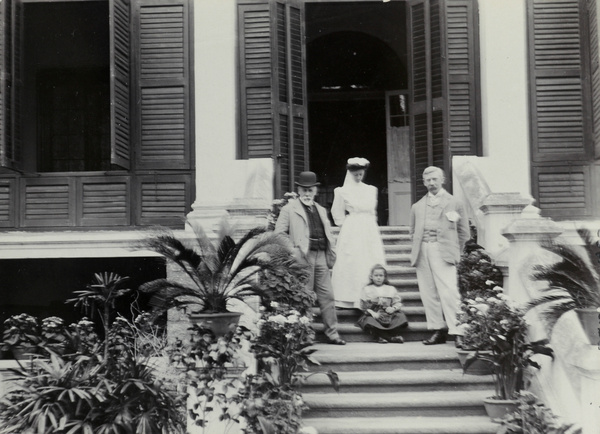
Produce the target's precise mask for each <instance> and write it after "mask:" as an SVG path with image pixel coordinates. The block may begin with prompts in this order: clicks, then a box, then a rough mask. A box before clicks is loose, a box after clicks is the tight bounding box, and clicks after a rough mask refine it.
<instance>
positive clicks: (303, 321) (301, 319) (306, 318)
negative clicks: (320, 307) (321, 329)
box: [300, 316, 310, 324]
mask: <svg viewBox="0 0 600 434" xmlns="http://www.w3.org/2000/svg"><path fill="white" fill-rule="evenodd" d="M309 322H310V319H309V318H308V317H306V316H301V317H300V323H302V324H308V323H309Z"/></svg>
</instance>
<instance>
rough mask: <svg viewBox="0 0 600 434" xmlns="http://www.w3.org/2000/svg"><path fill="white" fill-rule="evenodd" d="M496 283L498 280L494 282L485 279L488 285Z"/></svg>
mask: <svg viewBox="0 0 600 434" xmlns="http://www.w3.org/2000/svg"><path fill="white" fill-rule="evenodd" d="M494 283H496V282H494V281H493V280H486V281H485V284H486V285H487V286H490V285H493V284H494Z"/></svg>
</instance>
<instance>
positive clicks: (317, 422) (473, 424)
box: [304, 415, 498, 434]
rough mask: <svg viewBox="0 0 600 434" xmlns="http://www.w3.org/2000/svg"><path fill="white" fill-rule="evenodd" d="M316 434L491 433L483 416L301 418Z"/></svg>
mask: <svg viewBox="0 0 600 434" xmlns="http://www.w3.org/2000/svg"><path fill="white" fill-rule="evenodd" d="M304 425H305V426H312V427H314V428H316V430H317V431H318V432H319V434H493V433H495V432H496V431H497V430H498V424H496V423H493V422H491V421H490V419H489V417H487V416H456V415H455V416H451V417H421V416H415V417H389V416H388V417H345V418H343V419H339V418H337V419H334V418H310V417H307V418H304Z"/></svg>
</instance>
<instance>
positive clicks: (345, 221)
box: [331, 159, 386, 308]
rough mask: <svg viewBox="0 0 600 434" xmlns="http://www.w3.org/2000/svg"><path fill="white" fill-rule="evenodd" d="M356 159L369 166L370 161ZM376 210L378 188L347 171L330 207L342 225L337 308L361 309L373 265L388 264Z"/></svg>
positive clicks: (334, 280)
mask: <svg viewBox="0 0 600 434" xmlns="http://www.w3.org/2000/svg"><path fill="white" fill-rule="evenodd" d="M352 160H354V159H350V160H348V163H349V166H350V167H354V166H351V164H350V163H351V161H352ZM356 160H363V161H366V162H367V163H366V164H367V165H368V161H367V160H364V159H356ZM364 168H365V167H363V169H364ZM376 210H377V188H376V187H374V186H372V185H367V184H365V183H363V182H357V181H356V180H355V178H354V177H353V176H352V173H351V170H348V171H347V172H346V178H345V180H344V185H343V186H342V187H338V188H336V189H335V190H334V199H333V204H332V206H331V215H332V217H333V220H334V222H335V224H336V225H337V226H341V229H340V233H339V236H338V240H337V244H336V252H337V260H336V262H335V265H334V267H333V275H332V278H331V283H332V286H333V292H334V295H335V304H336V306H337V307H343V308H359V307H360V293H361V290H362V288H364V287H365V286H366V285H368V284H369V273H370V272H371V268H372V267H373V266H374V265H375V264H381V265H384V266H385V265H386V264H385V254H384V248H383V243H382V241H381V234H380V232H379V226H378V225H377V211H376Z"/></svg>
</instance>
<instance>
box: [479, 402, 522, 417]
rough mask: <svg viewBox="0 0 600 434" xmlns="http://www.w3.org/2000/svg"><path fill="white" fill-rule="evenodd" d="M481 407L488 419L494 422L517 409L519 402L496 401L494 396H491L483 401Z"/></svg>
mask: <svg viewBox="0 0 600 434" xmlns="http://www.w3.org/2000/svg"><path fill="white" fill-rule="evenodd" d="M483 405H484V407H485V412H486V413H487V415H488V416H489V417H490V419H492V420H493V421H496V420H498V419H502V418H503V417H504V416H505V415H507V414H509V413H512V412H513V411H515V410H516V409H517V408H519V400H518V399H497V398H496V397H495V396H491V397H489V398H485V399H484V400H483Z"/></svg>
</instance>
